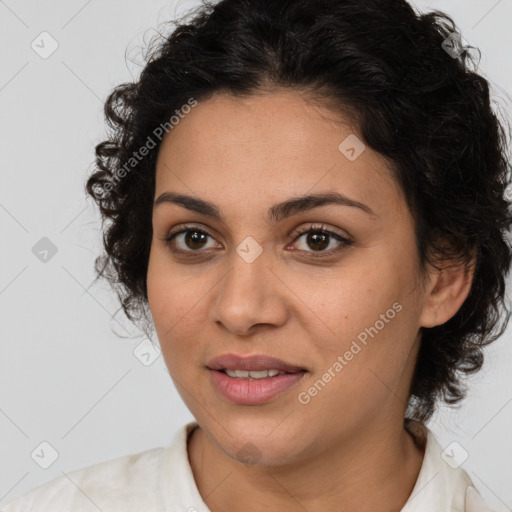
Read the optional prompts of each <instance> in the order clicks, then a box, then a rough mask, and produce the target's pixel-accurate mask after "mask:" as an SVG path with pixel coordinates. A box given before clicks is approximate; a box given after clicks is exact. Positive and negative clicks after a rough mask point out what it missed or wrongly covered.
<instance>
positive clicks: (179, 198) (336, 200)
mask: <svg viewBox="0 0 512 512" xmlns="http://www.w3.org/2000/svg"><path fill="white" fill-rule="evenodd" d="M163 203H173V204H177V205H180V206H182V207H183V208H186V209H187V210H191V211H193V212H196V213H200V214H202V215H205V216H207V217H211V218H213V219H216V220H218V221H220V222H223V223H224V222H225V221H224V219H223V217H222V215H221V213H220V211H219V209H218V207H217V206H216V205H215V204H213V203H210V202H209V201H205V200H203V199H199V198H197V197H192V196H188V195H185V194H176V193H174V192H164V193H163V194H161V195H160V196H159V197H158V199H156V201H155V202H154V204H153V208H156V207H157V206H159V205H161V204H163ZM330 204H335V205H338V206H351V207H354V208H359V209H360V210H362V211H364V212H366V213H367V214H369V215H371V216H372V217H377V215H376V214H375V212H374V211H373V210H372V209H371V208H370V207H369V206H367V205H365V204H363V203H360V202H359V201H355V200H354V199H350V198H349V197H347V196H345V195H343V194H340V193H338V192H327V193H324V194H310V195H305V196H299V197H293V198H291V199H288V200H286V201H283V202H281V203H278V204H275V205H274V206H272V207H270V208H269V210H268V212H267V219H268V220H269V222H273V223H275V222H279V221H280V220H282V219H284V218H287V217H291V216H292V215H296V214H298V213H302V212H306V211H309V210H312V209H313V208H318V207H320V206H325V205H330Z"/></svg>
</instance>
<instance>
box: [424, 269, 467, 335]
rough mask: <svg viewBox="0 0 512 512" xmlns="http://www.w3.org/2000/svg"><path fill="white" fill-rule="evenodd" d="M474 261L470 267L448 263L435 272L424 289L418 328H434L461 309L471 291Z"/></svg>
mask: <svg viewBox="0 0 512 512" xmlns="http://www.w3.org/2000/svg"><path fill="white" fill-rule="evenodd" d="M474 269H475V265H474V260H473V261H472V262H471V264H470V265H464V263H453V262H450V263H448V264H445V265H444V266H442V267H441V269H440V270H435V271H434V272H433V274H432V275H431V279H430V282H429V284H428V286H427V287H426V289H425V301H424V306H423V311H422V313H421V316H420V323H419V325H420V327H435V326H437V325H442V324H444V323H445V322H447V321H448V320H450V318H452V317H453V316H454V315H455V314H456V313H457V311H459V309H460V308H461V306H462V304H463V303H464V301H465V300H466V298H467V296H468V295H469V292H470V290H471V285H472V283H473V276H474Z"/></svg>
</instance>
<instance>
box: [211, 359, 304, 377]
mask: <svg viewBox="0 0 512 512" xmlns="http://www.w3.org/2000/svg"><path fill="white" fill-rule="evenodd" d="M206 366H207V368H208V369H210V370H221V371H222V370H246V371H258V370H279V371H281V372H286V373H298V372H304V371H307V370H306V369H305V368H301V367H300V366H295V365H293V364H290V363H287V362H285V361H282V360H281V359H276V358H274V357H270V356H266V355H263V354H256V355H252V356H248V357H241V356H237V355H236V354H223V355H221V356H218V357H215V358H214V359H212V360H210V361H209V362H208V364H207V365H206Z"/></svg>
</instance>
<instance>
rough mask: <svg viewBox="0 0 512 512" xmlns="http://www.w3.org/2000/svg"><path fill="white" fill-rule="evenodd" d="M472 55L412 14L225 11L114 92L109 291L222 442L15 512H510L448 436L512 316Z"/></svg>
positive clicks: (494, 177) (438, 16)
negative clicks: (436, 428) (437, 415)
mask: <svg viewBox="0 0 512 512" xmlns="http://www.w3.org/2000/svg"><path fill="white" fill-rule="evenodd" d="M457 34H458V33H457V31H456V28H455V25H454V24H453V21H452V20H451V19H450V18H449V17H448V16H446V15H444V14H443V13H440V12H433V13H430V14H419V13H416V12H415V11H414V10H413V9H412V8H411V6H410V5H408V4H407V3H406V2H405V1H402V0H394V1H392V2H390V1H384V0H365V1H360V0H357V1H356V0H345V1H342V2H328V1H326V0H299V1H297V0H294V1H291V0H282V1H279V2H276V1H270V0H222V1H220V2H219V3H217V4H216V5H215V6H208V5H205V6H204V7H203V8H201V9H200V10H199V12H198V13H197V14H196V15H195V17H193V19H192V20H191V21H189V22H188V23H183V24H181V25H179V26H178V27H177V29H176V30H175V31H174V32H173V33H172V35H171V36H170V37H169V38H168V39H167V40H165V41H163V43H162V44H160V45H158V47H157V48H156V50H155V51H154V53H153V54H152V56H151V58H150V59H149V62H148V64H147V65H146V67H145V68H144V70H143V72H142V75H141V76H140V79H139V80H138V81H137V82H135V83H129V84H121V85H120V86H118V87H117V88H116V89H115V90H114V91H113V93H112V94H111V95H110V97H109V99H108V101H107V104H106V115H107V121H108V122H109V124H110V126H111V127H112V128H113V130H112V132H111V134H110V138H109V139H108V140H106V141H104V142H103V143H101V144H99V145H98V146H97V148H96V153H97V165H98V169H97V170H96V172H95V173H94V174H93V175H92V176H90V177H89V179H88V181H87V191H88V193H89V194H91V195H92V196H93V197H94V198H95V200H96V201H97V203H98V205H99V207H100V211H101V213H102V215H103V218H104V220H105V221H107V225H106V227H105V238H104V243H105V255H103V256H102V257H100V258H99V259H98V260H97V271H98V275H99V276H105V277H106V278H108V279H109V280H110V282H111V284H112V285H113V286H114V288H115V289H116V291H117V293H118V295H119V297H120V299H121V301H122V305H123V309H124V311H125V312H126V314H127V315H128V316H129V318H130V319H131V320H133V321H137V322H140V325H143V326H144V327H143V328H144V329H145V330H146V332H147V333H148V334H149V333H150V332H151V329H152V326H153V325H154V329H155V331H156V334H157V336H158V341H159V343H160V347H161V349H162V353H163V356H164V358H165V362H166V365H167V367H168V369H169V372H170V375H171V377H172V379H173V381H174V383H175V385H176V386H177V389H178V391H179V393H180V395H181V397H182V398H183V400H184V402H185V403H186V405H187V406H188V408H189V409H190V411H191V412H192V414H193V415H194V417H195V419H196V421H194V422H191V423H189V424H187V425H184V426H183V428H182V429H181V430H180V431H179V432H177V433H176V434H175V437H174V439H173V440H172V442H171V443H170V444H169V445H168V446H166V447H162V448H157V449H153V450H149V451H146V452H141V453H138V454H132V455H128V456H125V457H121V458H118V459H114V460H110V461H106V462H103V463H101V464H96V465H94V466H90V467H88V468H83V469H79V470H76V471H74V472H72V473H70V474H69V477H70V479H71V481H72V482H73V483H70V479H68V478H66V477H65V476H63V477H61V478H57V479H55V480H54V481H52V482H49V483H47V484H44V485H42V486H40V487H38V488H36V489H34V490H32V491H31V492H29V493H27V494H26V495H24V496H22V497H21V498H19V499H17V500H13V501H12V502H11V503H10V504H8V505H7V506H6V507H5V508H4V509H3V510H4V512H14V511H21V510H32V509H33V510H38V511H46V510H52V511H54V510H73V511H77V510H80V511H82V510H83V511H85V510H98V509H100V510H105V511H106V510H108V511H114V510H115V511H117V510H119V511H121V510H123V511H127V510H145V511H157V510H158V511H160V510H162V511H163V510H172V511H178V510H180V511H181V510H188V511H200V512H205V511H212V512H220V511H238V510H242V509H243V510H245V511H249V512H252V511H260V510H282V511H292V510H307V511H309V512H313V511H318V510H323V511H326V510H329V511H330V510H332V511H335V510H336V511H338V510H354V511H363V510H364V511H366V510H380V511H389V512H391V511H402V512H420V511H422V512H424V511H434V510H436V511H441V510H442V511H448V510H449V511H458V512H462V511H473V512H474V511H477V510H481V511H482V510H488V508H486V506H485V504H484V503H483V501H482V499H481V497H480V496H479V494H478V492H477V490H476V488H475V485H474V483H473V482H472V480H471V478H470V477H469V475H468V474H467V473H466V472H465V471H464V470H463V469H462V468H461V467H460V464H461V460H462V459H463V458H464V457H463V455H464V454H463V450H464V449H463V447H461V446H460V445H458V446H450V447H447V449H445V450H443V449H442V447H441V446H440V445H439V443H438V442H437V440H436V439H435V437H434V436H433V434H432V432H430V431H429V430H428V428H427V427H426V426H425V422H426V421H427V420H428V419H429V418H430V417H431V416H432V414H433V412H434V410H435V407H436V404H438V403H439V402H440V401H442V400H444V401H446V402H448V403H457V402H458V401H460V400H461V399H462V398H463V397H464V395H465V389H464V386H463V384H462V380H461V379H462V377H463V376H464V374H470V373H474V372H476V371H478V370H479V369H480V367H481V365H482V362H483V355H482V349H483V347H484V345H486V344H488V343H490V342H492V341H493V340H495V339H496V338H497V337H498V336H499V335H501V334H502V333H503V331H504V329H505V327H506V324H507V321H508V315H509V312H508V310H506V308H505V304H504V302H503V298H504V293H505V284H504V283H505V281H504V278H505V276H506V275H507V273H508V272H509V268H510V262H511V249H510V245H509V243H508V242H507V239H506V235H507V234H508V232H509V231H510V226H511V217H510V213H509V206H510V205H509V202H508V201H507V199H506V197H505V189H506V187H507V185H508V184H509V182H510V176H509V174H508V165H509V163H508V161H507V159H506V152H505V147H506V139H505V135H504V131H503V128H502V126H501V124H500V123H499V121H498V120H497V118H496V117H495V115H494V114H493V112H492V110H491V108H490V101H489V88H488V84H487V82H486V80H485V79H484V78H482V77H481V76H480V75H478V74H477V73H476V72H474V71H472V70H470V67H469V63H470V62H471V60H470V55H469V51H468V49H467V48H462V47H460V44H459V43H460V38H458V36H457ZM502 310H503V311H505V312H506V313H507V314H506V315H505V317H504V319H503V318H502V316H501V313H502ZM497 326H498V327H500V330H499V332H498V334H495V331H494V329H495V328H496V327H497ZM462 462H463V460H462ZM30 507H32V508H30Z"/></svg>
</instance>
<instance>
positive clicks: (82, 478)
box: [0, 447, 165, 512]
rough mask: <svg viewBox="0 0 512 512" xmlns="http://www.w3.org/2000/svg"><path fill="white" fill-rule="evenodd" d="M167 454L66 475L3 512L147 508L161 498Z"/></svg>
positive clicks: (139, 455) (148, 454)
mask: <svg viewBox="0 0 512 512" xmlns="http://www.w3.org/2000/svg"><path fill="white" fill-rule="evenodd" d="M164 451H165V448H164V447H159V448H153V449H151V450H146V451H143V452H139V453H135V454H130V455H125V456H122V457H117V458H115V459H110V460H107V461H104V462H101V463H98V464H93V465H91V466H87V467H84V468H80V469H75V470H73V471H70V472H67V473H64V472H63V474H62V475H61V476H59V477H57V478H55V479H53V480H51V481H49V482H46V483H44V484H42V485H39V486H38V487H35V488H34V489H32V490H30V491H28V492H26V493H25V494H23V495H22V496H19V497H18V498H15V499H13V500H11V501H9V502H8V503H7V504H6V505H4V506H2V509H1V510H0V512H30V511H34V512H36V511H37V512H50V511H51V512H55V511H56V510H59V511H63V512H64V511H68V510H69V511H73V512H89V511H94V512H97V511H98V510H109V511H115V510H123V511H128V510H141V506H142V509H144V508H145V506H147V505H148V504H149V503H151V499H152V496H153V497H154V496H157V492H156V491H157V488H158V478H157V476H158V475H159V473H160V466H161V464H162V457H163V454H164ZM141 500H142V501H141ZM116 506H117V507H118V508H116ZM149 509H150V508H149Z"/></svg>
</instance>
